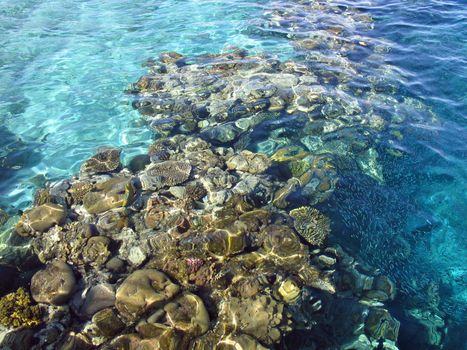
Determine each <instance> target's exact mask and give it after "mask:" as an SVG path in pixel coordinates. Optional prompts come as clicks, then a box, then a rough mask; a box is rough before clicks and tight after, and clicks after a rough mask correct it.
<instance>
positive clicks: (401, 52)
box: [0, 0, 467, 349]
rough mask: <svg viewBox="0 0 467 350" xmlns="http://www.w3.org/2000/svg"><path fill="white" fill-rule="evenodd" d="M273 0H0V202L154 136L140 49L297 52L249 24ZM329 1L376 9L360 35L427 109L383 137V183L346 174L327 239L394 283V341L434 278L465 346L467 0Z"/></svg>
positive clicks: (409, 325)
mask: <svg viewBox="0 0 467 350" xmlns="http://www.w3.org/2000/svg"><path fill="white" fill-rule="evenodd" d="M288 1H291V0H282V1H280V2H279V1H274V4H275V6H278V5H279V6H280V5H281V4H283V5H284V6H286V5H287V3H288ZM272 3H273V2H272V1H267V0H264V1H256V2H254V1H240V0H231V1H209V0H203V1H201V0H185V1H182V0H158V1H147V0H146V1H141V0H132V1H129V0H119V1H117V0H100V1H91V0H88V1H78V0H60V1H58V0H52V1H37V0H18V1H15V2H11V1H6V0H0V207H1V208H2V209H4V210H6V211H7V212H8V213H9V214H11V215H14V214H15V213H16V212H17V211H18V210H24V209H25V208H27V207H28V206H29V205H30V204H31V199H32V197H33V194H34V191H35V189H36V188H37V187H38V186H39V187H40V186H41V185H43V184H44V182H45V181H47V180H54V179H59V178H64V177H70V176H71V175H73V174H75V173H76V172H77V170H78V169H79V165H80V164H81V162H82V161H83V160H84V159H86V158H87V157H89V156H90V155H91V154H93V152H94V151H95V149H96V148H97V147H98V146H101V145H104V144H106V145H114V146H120V147H122V148H123V157H124V160H128V159H130V158H131V156H133V155H136V154H139V153H143V152H144V151H145V149H146V148H147V145H148V144H149V143H150V142H151V140H152V137H153V136H152V135H151V133H150V132H149V130H148V129H147V128H146V127H145V126H144V124H143V122H142V121H141V120H140V117H139V115H138V113H137V112H136V111H135V110H134V109H133V108H132V106H131V100H130V98H129V97H128V96H127V95H125V94H124V92H123V91H124V90H125V88H126V87H127V86H128V85H129V84H130V83H132V82H134V81H136V80H137V78H138V77H139V76H141V75H142V74H144V72H145V68H144V67H142V63H143V62H144V60H145V59H147V58H149V57H155V56H157V55H158V54H159V53H160V52H163V51H178V52H181V53H183V54H185V55H197V54H203V53H218V52H220V51H222V50H223V49H226V48H228V47H229V46H239V47H242V48H246V49H248V50H250V51H254V52H266V53H268V54H272V55H276V56H277V57H278V58H279V59H282V60H284V59H287V58H290V57H293V56H294V50H293V48H292V47H291V45H290V44H289V42H288V40H287V38H286V37H285V36H284V35H269V34H271V33H269V34H267V33H263V34H261V33H259V34H258V31H257V30H254V29H255V25H256V23H257V19H258V17H260V16H261V14H262V13H263V12H264V11H267V10H268V8H269V7H270V6H271V5H272ZM334 3H336V4H339V5H340V6H356V7H358V8H359V9H360V10H361V11H363V12H368V13H369V14H370V15H371V16H372V17H373V18H374V23H372V27H373V30H371V31H369V32H366V33H365V35H368V36H371V37H372V38H374V40H377V41H379V42H381V43H384V46H385V47H387V48H388V49H387V50H386V52H385V55H384V64H387V65H391V66H392V67H395V70H396V71H397V72H398V81H397V85H398V93H399V94H400V95H402V96H404V97H405V98H408V99H409V98H410V99H412V100H410V101H418V102H416V103H418V104H422V105H423V109H420V110H423V112H420V113H421V114H423V116H422V115H421V116H420V118H417V117H413V116H412V117H413V118H409V119H408V120H407V121H406V122H405V123H402V124H401V126H400V131H401V133H402V134H403V135H404V138H403V139H398V138H394V137H389V136H388V137H387V139H386V140H384V139H383V141H382V142H381V144H390V145H392V146H394V147H396V148H397V149H400V150H402V151H403V152H404V155H405V156H404V157H400V158H395V157H392V156H385V155H384V154H385V153H384V152H379V154H380V157H379V161H380V163H381V165H382V169H383V170H382V171H383V174H384V178H385V181H384V183H379V182H377V181H374V179H371V178H369V177H364V176H360V175H357V174H351V173H350V174H344V175H343V177H342V181H341V182H340V185H339V188H338V190H337V191H336V193H335V195H334V196H333V198H332V200H331V203H329V205H328V208H327V209H326V210H327V213H328V214H329V215H331V216H332V218H333V220H334V227H333V229H334V234H335V236H336V238H335V239H336V240H337V241H340V240H344V241H345V242H347V244H349V246H350V247H351V248H352V249H353V250H354V252H355V254H358V255H360V257H361V258H362V259H364V260H366V261H367V262H369V263H370V264H372V265H374V266H376V267H377V268H380V269H381V270H382V271H384V272H385V273H387V274H389V275H390V276H391V277H392V278H393V279H394V280H395V281H396V283H397V285H398V286H399V288H400V290H401V293H400V294H399V295H400V298H399V299H398V300H396V301H395V303H394V305H393V309H394V310H393V311H394V312H395V313H396V315H397V316H399V318H400V319H401V321H402V326H401V329H402V331H401V343H400V347H401V348H403V349H411V348H414V346H416V344H417V341H416V339H415V338H416V337H415V338H414V334H416V331H413V329H415V330H416V327H415V326H413V323H414V322H415V321H414V320H413V319H411V318H407V317H405V318H404V316H403V315H402V313H401V311H400V310H401V308H402V307H401V305H403V303H404V300H403V299H404V295H408V294H417V293H419V294H420V299H421V303H424V302H425V303H430V302H431V301H430V300H428V297H427V295H429V293H427V290H429V289H430V288H431V287H432V286H433V285H436V286H437V287H436V288H437V289H438V290H439V293H438V294H439V297H440V301H439V308H440V310H442V312H443V316H444V317H445V319H446V320H447V322H448V323H447V325H446V327H445V329H446V330H445V331H444V333H445V335H444V344H445V347H444V348H452V349H461V348H463V347H464V346H465V344H466V342H467V340H466V336H465V332H463V329H466V328H467V324H466V323H467V320H466V313H467V307H466V305H467V223H466V218H467V182H466V180H467V129H466V126H467V3H466V2H465V1H462V0H446V1H435V0H411V1H408V0H387V1H382V0H376V1H347V2H346V1H335V2H334ZM275 34H278V33H275ZM279 34H280V33H279ZM365 59H366V58H365V57H363V58H362V60H365ZM363 64H365V62H363ZM368 69H371V65H370V64H369V68H368ZM414 103H415V102H414ZM412 113H413V112H412ZM426 115H429V117H426ZM417 120H418V121H417ZM344 232H345V236H344ZM349 238H350V239H349ZM399 241H403V242H405V243H404V244H405V245H404V247H403V248H401V247H400V246H398V243H397V242H399ZM395 242H396V243H395ZM407 242H408V247H409V248H407ZM404 249H405V252H406V250H407V249H409V250H410V253H407V252H406V253H401V251H404ZM398 313H399V314H400V315H399V314H398ZM414 332H415V333H414Z"/></svg>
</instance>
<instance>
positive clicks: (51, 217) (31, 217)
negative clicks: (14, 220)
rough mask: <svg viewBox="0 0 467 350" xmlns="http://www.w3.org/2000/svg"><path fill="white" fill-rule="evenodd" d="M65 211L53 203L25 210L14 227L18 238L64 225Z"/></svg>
mask: <svg viewBox="0 0 467 350" xmlns="http://www.w3.org/2000/svg"><path fill="white" fill-rule="evenodd" d="M65 219H66V210H65V208H63V207H62V206H60V205H58V204H53V203H46V204H42V205H40V206H38V207H35V208H32V209H29V210H27V211H26V212H25V213H24V214H23V215H22V216H21V218H20V220H19V222H18V224H17V225H16V232H17V233H18V234H19V235H20V236H28V235H31V234H33V233H34V232H45V231H47V230H48V229H50V228H51V227H52V226H54V225H62V224H64V223H65Z"/></svg>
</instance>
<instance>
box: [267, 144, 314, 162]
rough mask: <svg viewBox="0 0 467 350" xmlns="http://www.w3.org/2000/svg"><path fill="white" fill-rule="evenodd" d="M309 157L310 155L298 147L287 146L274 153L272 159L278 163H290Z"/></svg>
mask: <svg viewBox="0 0 467 350" xmlns="http://www.w3.org/2000/svg"><path fill="white" fill-rule="evenodd" d="M307 155H308V153H307V152H306V151H304V150H303V149H302V148H300V147H298V146H287V147H284V148H281V149H280V150H278V151H277V152H276V153H274V154H273V155H272V157H271V159H272V160H275V161H277V162H289V161H292V160H300V159H303V158H305V157H306V156H307Z"/></svg>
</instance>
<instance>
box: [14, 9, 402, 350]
mask: <svg viewBox="0 0 467 350" xmlns="http://www.w3.org/2000/svg"><path fill="white" fill-rule="evenodd" d="M320 6H321V5H320V4H318V3H317V2H309V1H299V2H292V3H291V5H290V7H288V8H286V9H284V10H281V9H280V8H279V9H278V8H277V7H276V6H275V5H274V4H272V6H271V8H270V9H269V8H268V9H267V10H265V13H264V15H263V16H262V17H261V18H260V19H258V20H259V21H260V22H261V23H260V24H259V25H258V27H259V28H261V27H264V28H267V27H268V26H271V27H277V26H279V27H281V28H283V30H284V33H287V34H288V38H289V39H290V41H291V43H292V45H293V47H294V48H295V49H296V50H297V51H298V52H300V53H302V54H303V55H304V56H306V57H307V59H308V60H309V61H310V62H320V64H322V66H321V65H313V64H306V63H304V62H299V61H284V62H281V61H279V60H277V59H275V58H273V57H269V56H267V55H260V54H255V55H250V54H248V52H247V51H245V50H240V49H233V50H231V51H228V52H225V53H221V54H206V55H201V56H197V57H185V56H183V55H181V54H178V53H175V52H166V53H162V54H161V55H160V57H159V59H158V60H150V61H148V62H147V66H148V68H149V73H148V74H146V75H144V76H142V77H141V78H140V79H139V80H138V82H136V83H135V84H133V86H132V87H131V88H130V89H129V91H128V92H129V93H131V94H133V97H134V103H133V105H134V107H135V108H136V109H137V110H138V111H139V113H140V114H141V116H142V117H143V119H144V120H145V121H146V122H147V124H148V126H149V127H150V128H151V130H153V131H154V132H155V133H156V136H157V137H156V140H155V141H154V142H153V144H152V145H151V146H150V147H149V150H148V152H147V154H143V155H138V156H136V157H135V158H134V159H133V160H132V161H130V162H129V163H128V166H127V167H125V166H124V165H123V164H122V163H121V161H120V150H119V149H116V148H111V147H104V148H101V149H99V150H97V153H96V154H95V155H94V156H92V157H91V158H90V159H88V160H87V161H85V162H84V164H83V165H82V166H81V169H80V173H79V176H77V178H73V179H69V180H61V181H57V182H54V183H49V184H47V186H46V188H45V189H43V190H41V191H40V192H39V194H38V196H37V201H36V202H35V204H34V207H33V208H31V209H29V210H28V211H26V212H25V213H24V214H23V215H22V217H21V219H20V221H19V223H18V225H17V228H16V231H17V233H18V234H19V235H21V236H24V237H31V240H32V248H33V252H34V253H35V255H37V257H38V258H39V260H40V262H41V263H43V264H46V266H45V267H44V268H42V269H41V270H39V271H38V272H36V274H35V275H34V276H33V278H32V280H31V293H32V296H33V298H34V300H36V301H37V302H38V303H39V304H40V305H41V306H42V307H44V310H45V315H44V317H45V320H46V325H45V326H43V327H42V328H41V329H40V331H38V332H37V333H36V334H35V337H36V338H37V344H36V345H34V346H36V348H37V349H38V348H40V347H41V346H43V347H45V346H46V347H49V348H62V349H68V348H83V349H88V348H89V349H92V348H100V349H120V348H122V349H182V350H183V349H266V348H277V347H280V346H282V345H283V344H281V343H282V342H284V339H285V337H286V336H287V335H289V334H294V332H298V331H303V330H306V331H309V332H311V333H310V334H311V336H310V342H311V343H312V345H311V346H310V348H322V349H336V348H339V349H340V348H342V349H344V348H345V346H347V345H346V344H364V345H362V346H361V348H362V349H371V347H374V346H373V345H374V342H375V341H378V340H379V339H380V338H384V339H385V342H387V344H389V345H388V347H389V348H391V347H390V346H393V347H392V348H395V345H393V344H394V342H395V341H397V336H398V331H399V323H398V321H397V320H395V319H394V318H393V317H392V316H391V315H390V313H389V312H388V311H387V310H386V309H385V308H384V302H386V301H388V300H392V299H393V298H394V295H395V287H394V285H393V284H392V282H391V281H390V280H389V279H388V278H386V277H385V276H382V275H381V274H378V273H376V272H374V271H372V270H371V269H365V268H364V267H362V266H361V265H360V264H359V263H358V262H356V261H355V260H354V259H353V258H351V257H350V256H349V255H347V253H345V251H344V250H343V249H342V248H341V247H339V246H337V245H334V246H330V245H328V242H327V239H326V238H327V237H328V235H330V234H331V229H330V220H329V219H328V218H327V217H326V216H325V215H324V214H322V213H321V212H320V211H318V210H317V209H316V208H314V207H313V206H315V205H316V204H318V203H322V202H325V201H326V200H327V199H328V198H329V197H330V196H331V194H332V193H333V191H334V189H335V187H336V184H337V182H338V180H339V178H338V176H337V174H338V167H339V166H341V165H342V164H344V166H349V167H352V168H353V169H358V168H359V167H360V168H361V169H363V170H365V172H366V173H367V174H368V175H370V176H372V177H373V178H375V179H378V180H382V175H381V174H382V169H381V168H380V166H379V165H378V163H377V157H376V154H375V152H374V151H373V148H372V142H371V141H367V140H369V139H371V137H370V136H371V135H372V134H373V133H375V132H379V131H381V130H384V128H386V127H387V124H386V123H385V120H384V119H383V118H382V117H380V118H376V117H375V114H374V111H373V110H371V108H369V107H368V106H367V105H366V104H364V103H360V100H359V99H358V98H357V97H355V96H353V95H352V94H350V93H349V94H348V93H346V91H348V90H349V89H351V88H352V87H351V86H352V84H351V83H352V79H353V77H355V76H357V75H358V73H357V64H356V63H353V62H350V61H349V60H347V59H346V58H344V57H342V56H339V57H340V59H339V58H337V57H329V56H326V55H324V56H319V57H316V51H315V49H316V48H318V47H322V46H335V48H336V49H338V50H341V51H342V52H345V53H346V52H351V51H352V50H354V49H355V47H356V46H357V45H358V43H357V42H356V39H355V38H352V37H346V38H345V40H344V38H340V39H339V36H340V35H347V32H346V30H344V27H340V26H336V25H333V26H332V27H330V28H327V29H326V30H324V29H323V30H319V31H318V32H319V33H316V31H313V30H312V28H313V26H314V25H315V24H316V22H317V20H316V18H313V16H302V15H301V14H302V13H307V12H310V11H314V10H316V9H319V8H320ZM323 8H326V7H325V6H324V5H323ZM323 11H324V10H323ZM328 11H330V12H329V13H332V14H333V15H336V14H339V16H340V17H338V18H341V20H343V22H344V23H347V21H348V20H349V18H350V19H352V20H353V17H352V16H361V17H360V19H362V18H364V16H363V15H362V14H361V13H359V12H358V11H351V10H350V9H349V10H348V11H342V10H341V9H339V8H334V7H329V9H328ZM336 16H337V15H336ZM347 16H348V17H349V18H347ZM362 16H363V17H362ZM294 28H295V29H296V28H301V30H310V31H311V32H315V33H316V35H309V36H308V37H300V36H297V35H296V34H295V29H294ZM318 34H319V35H318ZM336 60H337V61H336ZM326 65H332V66H333V67H334V68H336V69H332V70H330V69H323V68H322V67H326ZM338 84H339V85H341V86H345V88H343V89H342V93H340V94H335V91H333V90H332V89H333V86H335V85H338ZM349 128H356V129H359V130H364V132H362V135H364V137H363V136H362V139H364V141H361V140H353V139H352V138H351V137H349V135H348V133H347V132H346V130H348V129H349ZM259 130H260V131H261V132H259ZM347 143H349V144H351V146H345V145H347ZM350 148H352V150H354V149H356V150H358V151H357V153H358V155H359V157H360V161H357V160H355V161H353V162H352V161H350V160H349V159H348V157H347V156H348V154H349V152H350ZM302 238H303V239H302ZM341 318H343V319H344V320H345V322H344V321H343V322H342V324H343V325H342V327H341ZM328 335H329V336H328ZM334 335H336V337H335V339H334ZM337 343H339V344H340V345H339V346H336V344H337ZM349 346H352V345H349ZM358 346H360V345H358ZM392 348H391V349H392Z"/></svg>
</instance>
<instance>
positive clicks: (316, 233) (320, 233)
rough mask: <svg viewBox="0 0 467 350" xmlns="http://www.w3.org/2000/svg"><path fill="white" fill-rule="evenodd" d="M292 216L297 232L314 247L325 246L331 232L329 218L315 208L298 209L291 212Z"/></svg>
mask: <svg viewBox="0 0 467 350" xmlns="http://www.w3.org/2000/svg"><path fill="white" fill-rule="evenodd" d="M290 216H291V217H292V218H293V219H294V227H295V229H296V230H297V232H298V233H299V234H300V235H301V236H302V237H303V238H304V239H305V240H306V241H307V242H308V243H310V244H312V245H317V246H321V245H323V243H324V241H325V240H326V237H327V236H328V234H329V233H330V232H331V228H330V220H329V218H328V217H327V216H325V215H323V214H321V212H320V211H318V210H317V209H315V208H311V207H300V208H296V209H293V210H291V211H290Z"/></svg>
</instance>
